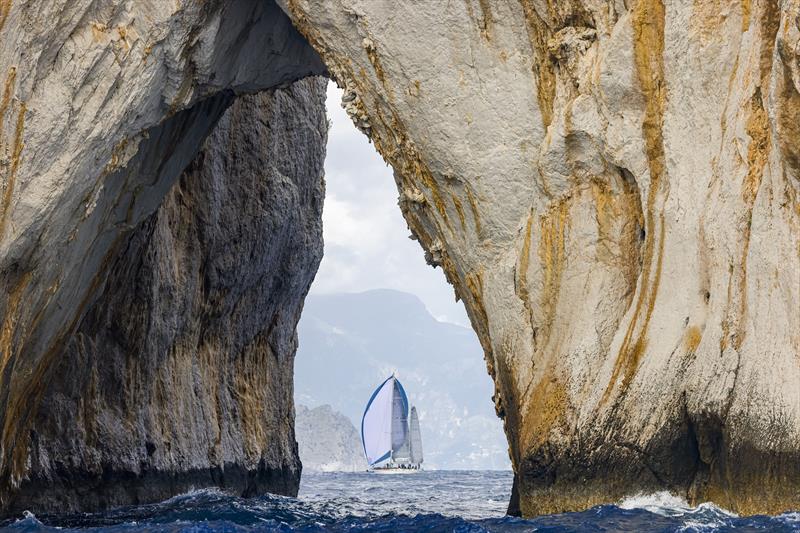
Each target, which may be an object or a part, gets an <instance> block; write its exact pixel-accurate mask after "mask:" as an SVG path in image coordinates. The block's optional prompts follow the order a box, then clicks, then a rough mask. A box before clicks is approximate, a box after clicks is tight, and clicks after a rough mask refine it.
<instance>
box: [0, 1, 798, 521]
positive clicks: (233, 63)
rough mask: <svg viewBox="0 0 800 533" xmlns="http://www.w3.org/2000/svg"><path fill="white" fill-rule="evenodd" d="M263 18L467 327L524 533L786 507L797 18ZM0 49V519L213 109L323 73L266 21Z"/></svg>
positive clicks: (348, 5)
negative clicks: (486, 377) (625, 506)
mask: <svg viewBox="0 0 800 533" xmlns="http://www.w3.org/2000/svg"><path fill="white" fill-rule="evenodd" d="M279 1H280V3H281V5H282V7H283V8H284V9H285V10H286V12H287V13H289V14H290V15H291V17H292V18H293V20H294V22H295V24H296V26H297V27H298V28H299V29H300V31H301V32H302V33H303V34H304V35H305V37H306V39H307V42H310V43H311V45H312V46H313V47H314V48H315V49H316V50H317V51H318V52H319V53H320V54H321V55H322V57H323V59H324V61H325V63H326V65H327V69H328V70H329V71H330V72H331V74H332V75H333V76H334V77H335V78H336V79H337V81H338V82H339V83H340V84H342V85H343V86H345V87H346V88H347V90H348V91H347V94H346V97H345V99H346V105H347V107H348V109H349V110H350V111H351V112H352V115H353V117H354V120H355V122H356V124H357V125H358V126H359V127H360V128H361V129H362V130H363V131H365V132H366V133H367V134H369V135H370V137H371V138H372V140H373V142H374V144H375V146H376V148H377V149H378V150H379V151H380V152H381V153H382V154H383V155H384V157H385V158H386V159H387V161H389V162H390V163H391V164H392V165H393V166H394V168H395V169H396V180H397V183H398V188H399V190H400V193H401V202H400V203H401V208H402V209H403V212H404V213H405V215H406V218H407V220H408V221H409V225H410V227H411V229H412V231H413V232H414V234H415V235H416V236H417V238H418V239H419V240H420V242H421V244H422V245H423V247H424V248H425V250H426V255H427V257H428V259H429V261H430V262H431V263H432V264H435V265H441V266H442V267H443V268H444V270H445V272H446V273H447V276H448V278H449V279H450V281H451V282H452V283H453V284H454V285H455V287H456V292H457V294H458V295H459V296H460V297H461V298H462V299H463V300H464V301H465V303H466V306H467V309H468V311H469V314H470V317H471V319H472V322H473V326H474V328H475V329H476V331H477V332H478V335H479V337H480V339H481V341H482V343H483V347H484V350H485V352H486V360H487V364H488V368H489V372H490V373H491V374H492V376H493V377H494V379H495V383H496V388H497V391H496V395H495V402H496V406H497V410H498V413H499V414H500V415H501V416H503V417H504V419H505V423H506V431H507V434H508V438H509V444H510V452H511V457H512V461H513V463H514V467H515V470H516V482H515V491H514V497H513V501H512V506H511V508H512V511H520V512H522V513H523V514H526V515H531V514H536V513H542V512H549V511H560V510H568V509H577V508H583V507H586V506H588V505H591V504H594V503H599V502H605V501H610V500H614V499H617V498H619V497H621V496H622V495H623V494H625V493H630V492H636V491H640V490H656V489H664V488H666V489H669V490H672V491H675V492H678V493H682V494H685V495H686V496H687V497H688V498H689V499H690V500H692V501H699V500H705V499H712V500H714V501H716V502H717V503H719V504H721V505H723V506H725V507H728V508H731V509H733V510H736V511H739V512H754V511H759V512H774V511H781V510H783V509H786V508H792V507H793V508H797V507H800V386H798V383H800V355H799V354H800V312H798V301H800V200H799V199H798V194H800V146H799V145H798V124H800V121H799V120H798V119H800V94H799V93H798V88H799V87H800V65H799V64H798V47H799V46H800V27H798V26H800V22H798V16H799V15H800V3H799V2H798V1H797V0H783V1H781V2H777V1H766V0H694V1H692V2H688V1H686V2H683V1H678V0H673V1H669V2H665V1H664V0H630V1H627V2H625V1H622V0H607V1H603V0H568V1H563V2H562V1H559V2H550V1H547V0H512V1H509V2H499V1H491V0H451V1H447V2H444V1H436V2H417V1H412V0H392V1H389V0H339V1H337V2H330V1H328V0H279ZM0 32H2V33H1V34H0V35H1V36H2V38H1V39H0V76H3V79H4V84H3V95H2V99H0V154H1V157H2V160H0V172H2V185H3V193H2V198H0V285H2V286H3V288H4V295H3V297H2V298H1V299H0V318H1V319H2V324H0V350H1V351H2V359H0V370H1V373H2V389H0V406H2V410H1V411H0V452H2V453H0V480H2V481H3V483H4V487H3V489H2V491H0V494H2V495H3V502H6V504H7V502H8V501H9V500H8V498H9V494H13V493H14V491H15V490H19V488H20V487H24V486H25V483H26V482H28V480H29V479H30V476H29V475H28V474H29V473H30V472H31V471H32V470H31V469H32V468H33V465H34V464H38V463H34V459H35V455H34V454H33V450H34V449H35V448H36V445H35V443H34V441H33V439H32V437H33V436H34V434H33V433H31V431H32V430H34V431H36V430H37V428H36V427H35V425H36V423H37V420H41V418H40V417H42V416H46V415H43V414H41V409H40V407H41V405H42V402H43V401H44V400H45V398H47V397H49V396H48V394H49V393H48V391H49V390H50V388H51V387H53V385H52V383H54V382H57V381H59V379H60V376H59V375H57V374H55V372H56V369H57V368H58V367H59V366H58V365H59V364H67V365H69V363H62V362H61V361H60V359H62V358H64V357H67V356H66V355H64V354H68V353H70V352H68V351H67V350H69V349H71V348H69V347H70V346H76V347H79V346H83V344H82V343H83V340H82V339H89V338H92V335H95V334H101V335H105V334H104V333H102V332H101V331H100V329H101V328H102V325H101V321H100V318H101V317H100V316H96V315H95V314H94V313H95V311H94V309H95V304H94V302H95V300H96V298H98V294H100V293H101V292H102V291H103V290H104V287H106V283H105V279H106V276H107V274H108V273H109V272H110V269H109V266H110V265H111V264H112V263H113V260H114V258H116V257H118V255H119V253H122V246H123V243H125V242H128V239H127V236H128V234H130V232H131V231H132V230H133V229H134V228H135V227H137V226H138V224H139V223H140V222H141V221H142V220H144V219H145V218H147V217H148V216H149V215H150V214H151V213H152V212H153V211H154V210H155V209H156V207H157V206H158V205H159V204H160V203H161V201H162V199H163V197H164V195H165V194H166V191H167V190H168V189H169V187H170V185H171V184H172V182H173V180H174V178H175V176H177V175H178V173H179V172H180V171H181V170H182V169H183V167H184V166H185V165H186V164H187V163H188V162H189V161H190V160H191V158H192V156H193V155H194V153H195V151H196V150H197V148H198V147H199V145H200V143H201V141H202V140H203V138H204V137H205V134H206V133H207V132H208V131H209V130H210V129H211V127H212V125H213V123H214V120H215V119H216V118H217V117H218V116H220V114H221V113H222V111H223V110H224V108H225V107H226V105H227V103H228V101H229V98H230V96H229V94H230V92H243V91H254V90H257V89H261V88H268V87H272V86H275V85H277V84H281V83H285V82H287V81H291V80H294V79H296V78H298V77H301V76H303V75H307V74H310V73H320V72H322V71H323V70H324V69H323V67H322V65H321V63H320V60H319V58H318V57H317V55H316V54H315V52H314V51H313V50H311V49H310V48H309V46H308V45H307V44H306V41H303V39H302V38H300V37H299V35H298V34H297V33H295V32H294V31H293V30H292V29H291V28H290V27H289V25H288V22H287V19H286V17H285V16H283V15H282V14H281V13H280V12H279V11H278V10H277V8H276V6H275V5H274V4H273V3H272V2H271V1H270V0H263V1H252V0H231V1H228V2H222V1H221V0H209V1H205V2H193V1H186V2H178V3H173V2H163V1H147V0H137V1H128V2H120V1H119V0H94V1H90V0H77V1H76V0H70V1H66V0H48V1H45V2H31V1H27V2H26V1H24V0H13V1H8V0H6V1H0ZM180 249H181V247H180V246H177V247H176V250H180ZM220 298H222V296H220ZM223 300H224V301H225V302H228V304H227V305H232V306H233V305H234V304H233V301H232V300H225V299H224V298H223ZM181 301H183V300H181ZM177 303H178V302H176V304H177ZM98 305H101V307H102V304H98ZM97 309H98V311H100V308H97ZM89 310H92V313H91V314H87V312H88V311H89ZM109 312H111V310H110V309H109ZM84 315H86V316H88V317H89V318H87V319H86V320H88V322H86V326H85V327H87V328H88V330H86V331H85V332H84V333H85V335H84V336H78V337H77V338H75V336H74V331H75V330H76V328H77V327H78V326H80V327H84V326H83V324H84V322H83V317H84ZM106 316H108V315H106ZM174 316H179V315H174ZM189 329H191V328H189ZM201 331H202V330H201ZM228 340H230V342H233V340H234V339H225V341H226V342H227V341H228ZM238 340H241V339H238ZM76 349H77V348H76ZM112 351H113V350H112ZM86 353H89V355H87V357H91V353H100V350H98V351H97V352H91V353H90V352H86ZM119 353H122V351H119ZM206 368H209V367H206ZM220 372H221V373H222V374H225V375H230V374H227V373H228V372H232V370H231V369H230V368H226V369H224V370H220ZM112 373H113V372H112ZM54 376H57V377H54ZM88 383H89V384H91V383H92V382H91V380H90V381H89V382H88ZM229 383H230V382H229ZM206 385H208V386H211V384H210V382H209V383H206ZM286 393H287V394H289V391H286ZM89 397H92V395H91V394H90V395H89ZM137 400H139V401H144V400H142V399H141V398H138V397H137ZM182 401H186V399H185V398H182ZM287 401H288V400H287ZM77 403H78V404H80V405H83V406H86V405H88V404H87V403H86V402H84V401H82V399H81V400H77ZM125 409H126V411H125V413H126V416H127V415H129V414H130V412H129V411H128V405H126V406H125ZM162 409H166V406H163V407H162ZM243 416H244V415H243ZM245 418H246V417H245ZM245 418H243V419H242V420H244V419H245ZM189 426H190V425H187V426H186V427H187V428H188V427H189ZM181 427H184V426H183V424H181ZM212 427H213V426H212ZM168 432H169V430H168V429H167V428H166V427H165V428H164V429H163V434H166V433H168ZM157 433H158V434H159V435H160V434H162V430H161V429H159V431H158V432H157ZM51 438H52V437H51ZM187 442H188V441H187ZM152 443H153V444H154V445H155V446H156V448H155V450H156V451H154V457H156V456H155V454H159V453H163V452H162V451H161V448H159V446H164V444H163V441H162V442H157V441H152ZM124 448H125V447H124V446H122V447H121V448H120V449H124ZM184 451H185V450H184ZM128 452H129V455H131V456H137V454H141V453H142V452H141V444H139V447H136V448H131V449H129V450H128ZM242 453H249V452H242ZM189 455H191V454H189ZM223 456H224V454H223ZM159 457H161V456H159ZM195 457H196V456H195ZM248 457H251V458H252V457H254V455H250V456H248ZM164 460H165V461H166V460H167V459H164ZM134 461H135V460H133V459H131V460H130V462H129V463H126V464H132V463H133V462H134ZM155 461H160V459H156V460H155ZM86 464H89V463H86ZM155 464H156V465H162V464H163V465H166V464H167V463H159V462H156V463H155ZM170 464H174V463H170ZM185 464H187V465H188V464H191V462H190V461H188V460H187V462H186V463H185ZM79 468H80V467H79ZM169 468H172V466H170V467H169ZM76 471H79V470H76ZM74 482H75V484H76V485H78V486H80V485H81V484H82V483H83V481H81V480H74Z"/></svg>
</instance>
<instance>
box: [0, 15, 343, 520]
mask: <svg viewBox="0 0 800 533" xmlns="http://www.w3.org/2000/svg"><path fill="white" fill-rule="evenodd" d="M9 9H10V11H9ZM0 14H1V15H2V18H0V21H2V23H0V26H3V28H2V41H0V42H1V43H2V44H0V65H2V68H0V71H1V72H3V76H4V80H5V89H4V91H5V92H4V96H3V99H2V104H1V105H0V119H2V122H1V123H0V125H2V129H1V130H0V133H2V135H0V153H2V158H3V159H2V166H0V175H2V186H3V189H2V194H3V197H2V198H3V203H2V211H0V215H2V218H0V220H1V221H2V222H0V232H2V239H0V252H1V253H0V280H2V281H1V283H2V286H3V288H4V292H3V297H2V298H0V318H2V329H0V331H1V332H2V333H0V350H2V360H0V369H1V370H2V374H1V375H2V388H1V389H0V405H2V410H1V413H2V414H0V420H1V421H2V425H0V427H1V428H2V434H1V436H2V439H0V444H1V446H0V451H1V452H2V454H1V455H0V474H1V475H0V482H2V486H1V487H0V500H1V501H2V507H3V511H4V512H6V513H8V512H20V511H21V510H22V509H31V510H47V511H59V510H67V509H69V510H74V509H96V508H102V507H106V506H110V505H119V504H126V503H134V502H143V501H152V500H156V499H163V498H165V497H168V496H171V495H174V494H176V493H178V492H182V491H185V490H188V489H189V488H191V487H193V486H208V485H221V486H223V487H225V488H227V489H229V490H232V491H235V492H237V493H240V494H256V493H262V492H266V491H273V492H279V493H284V494H293V493H296V491H297V486H298V482H299V474H300V464H299V461H298V458H297V447H296V443H295V441H294V433H293V419H294V412H293V403H292V393H291V391H292V372H293V355H294V350H295V348H296V335H295V325H296V322H297V320H298V318H299V314H300V309H301V307H302V300H303V297H304V296H305V292H306V291H307V289H308V286H309V284H310V282H311V279H313V275H314V273H315V272H316V269H317V266H318V263H319V260H320V257H321V253H322V235H321V220H320V215H321V206H322V199H323V195H324V188H323V185H322V163H323V159H324V147H325V141H326V136H327V129H326V122H325V112H324V93H325V91H324V87H325V83H324V82H323V81H304V82H299V83H298V84H296V85H293V86H291V87H290V88H288V89H280V90H275V91H274V92H272V93H270V94H261V95H258V96H252V97H249V96H248V97H245V96H242V97H240V98H239V99H236V100H235V103H233V106H232V107H231V108H230V109H229V110H228V111H227V113H225V111H226V108H228V106H229V105H230V104H231V103H232V102H234V98H235V97H236V94H235V93H237V92H243V91H251V90H255V89H260V88H268V87H274V86H278V85H285V84H286V83H288V82H291V81H292V80H294V79H297V78H300V77H302V76H305V75H307V74H309V73H313V72H321V71H322V70H323V69H322V67H321V64H320V62H319V59H318V58H317V56H316V54H315V53H314V51H313V50H311V49H310V48H309V47H308V46H307V45H306V44H305V42H304V41H303V39H302V38H301V37H300V36H299V35H298V34H297V33H296V31H295V30H294V29H293V28H292V26H291V24H290V22H289V20H288V18H287V17H286V16H285V15H283V13H282V12H281V11H280V10H279V9H278V8H277V6H275V5H274V4H270V3H268V2H263V3H258V4H255V3H253V2H226V3H225V4H224V5H223V4H222V3H217V4H212V3H206V4H204V5H202V6H200V5H194V4H192V5H189V4H187V5H185V6H178V7H176V6H175V5H174V3H173V4H170V6H167V5H166V3H164V2H128V3H124V4H123V3H118V2H80V1H79V2H51V3H46V4H43V5H42V6H34V5H33V3H24V2H13V3H8V2H5V3H2V5H0ZM253 48H258V49H260V50H262V51H263V56H259V57H256V55H255V54H253V52H252V49H253ZM223 114H224V115H223ZM220 116H222V118H221V119H220ZM218 120H220V122H219V124H218V125H216V127H215V124H216V123H217V121H218ZM212 130H213V134H212V135H211V137H210V138H209V140H208V141H207V142H206V144H205V145H203V147H202V149H201V144H202V143H203V140H204V138H205V136H206V135H207V134H208V133H209V132H210V131H212ZM198 150H200V151H199V153H198ZM190 162H191V164H189V163H190ZM187 164H189V166H188V169H187V170H186V172H185V173H184V174H183V175H182V176H180V175H181V172H182V171H183V169H184V168H185V167H187ZM179 176H180V180H179V182H178V183H176V180H177V179H178V177H179ZM159 206H160V207H159Z"/></svg>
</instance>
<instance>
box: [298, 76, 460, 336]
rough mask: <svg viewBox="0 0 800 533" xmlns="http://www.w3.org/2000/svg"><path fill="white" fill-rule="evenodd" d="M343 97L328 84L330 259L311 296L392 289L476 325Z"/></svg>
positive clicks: (327, 257) (326, 231)
mask: <svg viewBox="0 0 800 533" xmlns="http://www.w3.org/2000/svg"><path fill="white" fill-rule="evenodd" d="M341 95H342V92H341V90H339V89H338V88H337V87H336V85H335V84H333V83H332V82H331V83H329V84H328V101H327V106H328V117H329V119H330V120H331V123H332V125H331V129H330V131H329V133H328V155H327V158H326V161H325V179H326V189H327V192H326V198H325V208H324V211H323V215H322V220H323V228H324V229H323V234H324V239H325V255H324V257H323V259H322V265H321V266H320V269H319V272H318V273H317V277H316V280H315V281H314V285H313V286H312V288H311V290H312V291H313V292H316V293H331V292H360V291H364V290H368V289H377V288H390V289H397V290H402V291H406V292H410V293H413V294H416V295H417V296H418V297H419V298H420V299H421V300H422V301H423V302H424V303H425V305H426V307H427V308H428V310H429V311H430V312H431V314H433V315H434V316H436V317H438V318H439V319H440V320H442V319H444V320H446V321H450V322H456V323H459V324H463V325H468V324H469V321H468V319H467V316H466V313H465V312H464V308H463V306H462V304H461V303H457V302H455V297H454V293H453V289H452V287H450V285H449V284H448V283H447V281H446V280H445V277H444V273H443V272H442V271H441V270H440V269H436V270H434V269H433V268H431V267H430V266H428V265H427V264H426V263H425V260H424V255H423V251H422V248H421V247H420V246H419V244H418V243H416V242H415V241H412V240H410V239H409V238H408V236H409V235H410V232H409V230H408V227H407V225H406V222H405V220H404V219H403V216H402V215H401V213H400V208H399V207H398V205H397V188H396V186H395V183H394V178H393V176H392V169H391V168H390V167H389V166H388V165H386V163H385V162H384V161H383V160H382V158H381V157H380V155H378V153H377V152H376V151H375V149H374V147H373V146H372V145H371V144H370V143H369V141H368V139H367V137H366V136H364V135H363V134H362V133H361V132H359V131H358V130H357V129H356V128H355V126H353V124H352V122H351V121H350V119H349V117H348V116H347V114H346V113H345V112H344V110H343V109H342V108H341V106H340V104H339V102H340V101H341Z"/></svg>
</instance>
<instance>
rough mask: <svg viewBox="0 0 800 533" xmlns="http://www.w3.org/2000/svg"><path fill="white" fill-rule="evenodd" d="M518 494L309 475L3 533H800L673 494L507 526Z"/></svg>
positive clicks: (446, 481) (796, 527)
mask: <svg viewBox="0 0 800 533" xmlns="http://www.w3.org/2000/svg"><path fill="white" fill-rule="evenodd" d="M510 487H511V473H510V472H482V471H481V472H479V471H465V472H452V471H431V472H421V473H419V474H414V475H394V476H389V475H378V474H368V473H355V474H344V473H330V474H315V473H309V474H304V475H303V480H302V483H301V488H300V494H299V495H298V497H297V498H285V497H276V496H266V497H261V498H253V499H242V498H235V497H231V496H228V495H226V494H224V493H222V492H219V491H214V490H200V491H194V492H190V493H188V494H185V495H182V496H177V497H175V498H171V499H169V500H166V501H164V502H161V503H157V504H153V505H140V506H135V507H124V508H120V509H116V510H114V511H108V512H105V513H102V514H81V515H70V516H38V517H36V516H33V515H31V514H26V515H25V516H23V517H20V518H19V519H17V520H14V521H10V522H8V523H6V524H5V527H4V529H5V530H8V531H13V532H18V533H21V532H28V531H62V532H63V531H93V532H108V533H111V532H125V533H128V532H138V531H163V532H173V531H181V532H183V531H186V532H229V531H230V532H239V531H279V532H295V531H300V532H323V531H333V532H343V533H344V532H347V533H350V532H366V531H400V532H418V531H420V532H421V531H425V532H458V533H473V532H475V533H477V532H485V531H486V532H513V533H521V532H529V531H543V532H562V531H563V532H583V531H587V532H589V531H591V532H594V531H608V532H610V531H637V532H638V531H663V532H678V531H686V532H695V531H696V532H700V531H703V532H706V531H800V512H792V513H785V514H782V515H779V516H753V517H738V516H736V515H733V514H731V513H728V512H726V511H724V510H722V509H720V508H718V507H716V506H714V505H711V504H703V505H700V506H698V507H695V508H692V507H689V506H688V505H687V504H686V503H685V502H683V501H682V500H680V499H679V498H677V497H674V496H671V495H669V494H666V493H661V494H655V495H649V496H635V497H631V498H628V499H626V500H624V501H622V502H619V503H618V505H603V506H598V507H595V508H592V509H589V510H587V511H583V512H580V513H565V514H558V515H549V516H542V517H539V518H536V519H533V520H522V519H518V518H511V517H507V516H504V512H505V508H506V505H507V502H508V498H509V492H510Z"/></svg>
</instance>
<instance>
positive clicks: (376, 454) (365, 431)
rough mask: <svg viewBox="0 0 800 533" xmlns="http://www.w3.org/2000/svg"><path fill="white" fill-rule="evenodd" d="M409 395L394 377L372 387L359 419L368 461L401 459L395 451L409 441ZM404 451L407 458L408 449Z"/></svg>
mask: <svg viewBox="0 0 800 533" xmlns="http://www.w3.org/2000/svg"><path fill="white" fill-rule="evenodd" d="M408 435H409V431H408V398H407V397H406V391H405V390H404V389H403V386H402V385H401V384H400V381H398V380H397V378H395V377H394V376H391V377H389V378H388V379H387V380H386V381H384V382H383V383H381V385H380V386H379V387H378V388H377V389H375V392H373V393H372V397H371V398H370V399H369V402H368V403H367V407H366V409H364V416H363V417H362V418H361V442H362V444H363V445H364V455H366V457H367V462H368V463H369V464H370V465H374V464H376V463H379V462H381V461H383V460H386V459H389V458H390V457H391V458H392V459H393V460H395V461H397V460H401V459H400V457H399V455H398V453H399V454H402V453H403V452H402V449H403V446H404V444H405V443H406V441H407V440H408ZM407 448H408V447H407V445H406V452H405V456H406V458H405V459H402V460H403V461H408V457H409V455H410V454H409V452H408V451H407Z"/></svg>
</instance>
